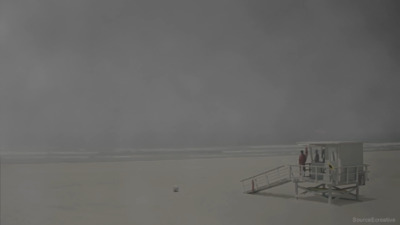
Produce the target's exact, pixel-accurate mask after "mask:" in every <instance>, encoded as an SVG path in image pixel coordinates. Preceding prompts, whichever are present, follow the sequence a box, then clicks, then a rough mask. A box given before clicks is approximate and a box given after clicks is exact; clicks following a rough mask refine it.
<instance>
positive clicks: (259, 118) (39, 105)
mask: <svg viewBox="0 0 400 225" xmlns="http://www.w3.org/2000/svg"><path fill="white" fill-rule="evenodd" d="M398 10H399V4H398V3H397V2H396V1H379V2H377V1H351V2H347V1H334V2H333V1H332V2H320V1H285V2H282V1H267V2H266V1H239V0H236V1H223V0H218V1H178V0H174V1H123V0H118V1H113V2H110V1H93V0H84V1H57V2H54V1H46V0H42V1H35V2H30V1H22V0H21V1H8V0H6V1H2V3H1V7H0V48H1V51H0V52H1V53H0V73H1V80H0V81H1V84H0V92H1V93H0V94H1V97H0V100H1V109H0V110H1V118H0V123H1V124H0V126H1V128H0V132H1V140H0V141H1V143H2V146H3V147H10V146H11V147H12V146H58V147H74V148H75V147H83V148H90V147H96V148H99V147H104V148H114V147H162V146H164V147H175V146H209V145H236V144H268V143H284V142H289V143H291V142H295V141H304V140H321V139H322V140H334V139H357V140H378V141H398V137H399V134H400V130H399V128H398V127H399V125H400V121H399V119H398V116H397V115H399V113H400V105H399V103H398V101H397V100H396V96H399V95H400V90H399V88H398V87H397V84H398V83H400V82H399V81H400V78H399V77H398V74H399V71H400V68H399V65H398V62H399V49H400V46H399V41H398V40H400V31H399V29H398V27H399V21H400V20H399V15H398V14H397V12H398Z"/></svg>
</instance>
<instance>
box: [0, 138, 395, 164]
mask: <svg viewBox="0 0 400 225" xmlns="http://www.w3.org/2000/svg"><path fill="white" fill-rule="evenodd" d="M302 149H303V147H302V146H299V145H262V146H229V147H207V148H158V149H126V148H125V149H110V150H108V151H105V150H102V151H93V150H91V151H86V150H85V149H79V150H68V151H65V150H64V151H59V150H53V151H52V150H46V151H43V150H42V151H40V150H36V149H35V150H30V151H27V150H25V151H21V150H19V151H7V150H2V151H0V157H1V163H45V162H99V161H150V160H175V159H193V158H229V157H267V156H276V155H298V154H299V151H300V150H302ZM398 150H400V143H399V142H395V143H364V151H365V152H371V151H398Z"/></svg>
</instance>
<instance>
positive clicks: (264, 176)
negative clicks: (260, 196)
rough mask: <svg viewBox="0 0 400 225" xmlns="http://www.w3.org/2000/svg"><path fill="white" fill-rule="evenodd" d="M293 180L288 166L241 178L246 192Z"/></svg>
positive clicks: (254, 191) (265, 188)
mask: <svg viewBox="0 0 400 225" xmlns="http://www.w3.org/2000/svg"><path fill="white" fill-rule="evenodd" d="M291 181H292V180H291V178H290V172H289V167H288V166H279V167H276V168H274V169H272V170H268V171H265V172H262V173H259V174H257V175H255V176H252V177H248V178H245V179H243V180H241V182H242V185H243V190H244V193H247V194H255V193H257V192H260V191H263V190H267V189H270V188H273V187H277V186H280V185H283V184H286V183H288V182H291Z"/></svg>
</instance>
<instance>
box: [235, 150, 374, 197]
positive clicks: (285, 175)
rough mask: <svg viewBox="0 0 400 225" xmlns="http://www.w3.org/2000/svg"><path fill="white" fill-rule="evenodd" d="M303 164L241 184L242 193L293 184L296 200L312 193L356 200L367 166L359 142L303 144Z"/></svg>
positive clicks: (274, 171)
mask: <svg viewBox="0 0 400 225" xmlns="http://www.w3.org/2000/svg"><path fill="white" fill-rule="evenodd" d="M298 145H300V146H302V147H303V148H304V152H305V150H306V149H307V150H308V155H307V160H306V164H305V165H304V166H301V165H283V166H279V167H277V168H274V169H272V170H268V171H265V172H262V173H260V174H257V175H255V176H252V177H248V178H246V179H243V180H241V182H242V185H243V189H244V192H245V193H248V194H254V193H257V192H260V191H263V190H267V189H269V188H272V187H276V186H279V185H282V184H285V183H288V182H293V183H294V184H295V196H296V198H298V197H299V189H301V190H303V192H302V194H306V193H314V194H320V195H322V196H324V197H327V198H328V203H331V201H332V198H346V199H356V200H358V195H359V187H360V186H362V185H365V182H366V180H367V174H368V165H366V164H364V161H363V143H361V142H302V143H298Z"/></svg>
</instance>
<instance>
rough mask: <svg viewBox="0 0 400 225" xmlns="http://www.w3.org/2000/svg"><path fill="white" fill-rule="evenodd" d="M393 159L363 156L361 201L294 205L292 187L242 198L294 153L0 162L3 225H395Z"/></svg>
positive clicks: (397, 183) (311, 200)
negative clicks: (251, 179)
mask: <svg viewBox="0 0 400 225" xmlns="http://www.w3.org/2000/svg"><path fill="white" fill-rule="evenodd" d="M399 158H400V151H380V152H366V153H364V163H366V164H369V165H370V171H371V172H370V174H369V178H370V180H369V182H368V183H367V185H366V186H362V187H361V188H360V195H361V197H360V201H351V200H342V199H338V200H334V201H333V204H332V205H328V204H327V202H326V199H325V198H322V197H319V196H312V195H307V196H302V197H301V198H300V199H299V200H296V199H295V198H294V185H293V183H288V184H285V185H283V186H281V187H276V188H274V189H270V190H268V191H264V192H261V193H259V194H256V195H249V194H243V193H242V192H243V190H242V186H241V183H240V182H239V181H240V180H241V179H242V178H245V177H248V176H251V175H254V174H256V173H258V172H262V171H264V170H268V169H271V168H274V167H276V166H279V165H282V164H293V163H296V161H297V156H295V155H292V156H271V157H243V158H237V157H235V158H229V157H226V158H209V159H182V160H156V161H124V162H79V163H36V164H3V165H2V167H1V169H2V170H1V224H2V225H3V224H4V225H54V224H59V225H63V224H65V225H71V224H74V225H88V224H95V225H102V224H104V225H110V224H171V225H172V224H174V225H176V224H199V225H200V224H201V225H204V224H207V225H212V224H226V225H228V224H229V225H235V224H237V225H242V224H252V225H258V224H260V225H261V224H354V222H353V219H354V218H371V217H374V218H394V219H396V222H395V223H389V224H399V223H400V218H398V209H399V202H400V195H399V194H398V190H399V189H400V175H399V174H400V167H399V166H398V159H399ZM174 185H178V186H179V192H173V187H174ZM374 224H380V223H374ZM385 224H386V223H385Z"/></svg>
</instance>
